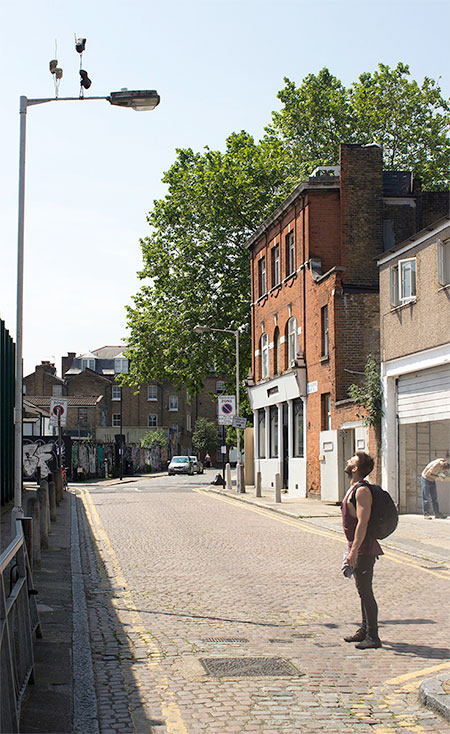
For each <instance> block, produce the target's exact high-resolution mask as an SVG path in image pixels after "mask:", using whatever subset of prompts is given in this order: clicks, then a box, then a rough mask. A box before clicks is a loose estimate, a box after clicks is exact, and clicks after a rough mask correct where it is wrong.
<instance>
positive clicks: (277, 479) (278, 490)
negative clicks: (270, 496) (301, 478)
mask: <svg viewBox="0 0 450 734" xmlns="http://www.w3.org/2000/svg"><path fill="white" fill-rule="evenodd" d="M275 502H281V474H275Z"/></svg>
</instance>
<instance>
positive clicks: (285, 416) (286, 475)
mask: <svg viewBox="0 0 450 734" xmlns="http://www.w3.org/2000/svg"><path fill="white" fill-rule="evenodd" d="M282 411H283V447H282V451H283V462H282V470H283V476H282V482H281V486H282V487H283V489H287V488H288V486H289V420H288V415H289V413H288V404H287V403H283V408H282Z"/></svg>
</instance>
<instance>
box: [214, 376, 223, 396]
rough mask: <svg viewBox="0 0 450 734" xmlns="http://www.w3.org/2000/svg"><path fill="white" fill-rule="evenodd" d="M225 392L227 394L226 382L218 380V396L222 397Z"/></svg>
mask: <svg viewBox="0 0 450 734" xmlns="http://www.w3.org/2000/svg"><path fill="white" fill-rule="evenodd" d="M224 392H225V382H224V381H223V380H217V382H216V395H222V394H223V393H224Z"/></svg>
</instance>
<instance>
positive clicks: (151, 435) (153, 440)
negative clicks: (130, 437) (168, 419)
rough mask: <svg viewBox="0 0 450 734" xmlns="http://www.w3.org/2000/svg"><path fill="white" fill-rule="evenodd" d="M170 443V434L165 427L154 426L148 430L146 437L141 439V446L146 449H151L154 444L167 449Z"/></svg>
mask: <svg viewBox="0 0 450 734" xmlns="http://www.w3.org/2000/svg"><path fill="white" fill-rule="evenodd" d="M168 444H169V436H168V435H167V431H166V430H164V428H154V429H153V430H151V431H147V433H146V434H145V436H144V438H143V439H142V440H141V446H142V448H144V449H151V448H153V446H159V448H161V449H166V448H167V446H168Z"/></svg>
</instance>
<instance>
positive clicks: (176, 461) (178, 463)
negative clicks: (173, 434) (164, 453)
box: [167, 456, 194, 477]
mask: <svg viewBox="0 0 450 734" xmlns="http://www.w3.org/2000/svg"><path fill="white" fill-rule="evenodd" d="M167 473H168V474H169V477H170V476H171V475H172V474H189V476H192V475H193V473H194V465H193V463H192V461H191V459H190V457H189V456H173V457H172V459H171V461H170V464H169V466H168V468H167Z"/></svg>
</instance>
